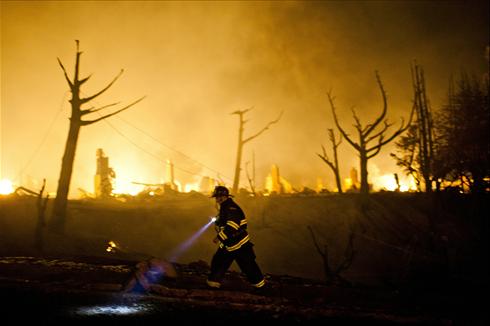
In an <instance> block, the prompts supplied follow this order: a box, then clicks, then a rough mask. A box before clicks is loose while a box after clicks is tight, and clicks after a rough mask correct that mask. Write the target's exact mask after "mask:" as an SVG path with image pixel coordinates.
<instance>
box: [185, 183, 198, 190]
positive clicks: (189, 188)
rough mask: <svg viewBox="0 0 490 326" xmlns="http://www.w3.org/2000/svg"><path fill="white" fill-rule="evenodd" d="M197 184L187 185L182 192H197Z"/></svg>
mask: <svg viewBox="0 0 490 326" xmlns="http://www.w3.org/2000/svg"><path fill="white" fill-rule="evenodd" d="M199 190H200V189H199V183H198V182H196V183H187V184H185V186H184V192H191V191H199Z"/></svg>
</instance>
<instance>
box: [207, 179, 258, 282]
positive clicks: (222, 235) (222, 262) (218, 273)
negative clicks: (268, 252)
mask: <svg viewBox="0 0 490 326" xmlns="http://www.w3.org/2000/svg"><path fill="white" fill-rule="evenodd" d="M213 197H214V198H215V199H216V203H217V204H219V206H220V209H219V214H218V216H217V219H216V221H215V224H216V231H217V232H218V235H217V236H216V238H214V240H213V241H214V243H219V248H218V250H217V251H216V253H215V254H214V256H213V259H212V261H211V272H210V274H209V277H208V280H207V284H208V286H209V287H211V288H219V287H220V286H221V281H222V279H223V277H224V275H225V273H226V271H227V270H228V268H230V266H231V264H232V263H233V261H234V260H236V262H237V264H238V266H239V267H240V269H241V270H242V272H243V273H244V274H245V275H246V277H247V279H248V281H249V282H250V283H251V284H252V286H254V287H255V288H262V287H263V286H264V285H265V279H264V276H263V274H262V272H261V270H260V268H259V266H258V265H257V263H256V261H255V253H254V250H253V244H252V243H251V242H250V237H249V234H248V232H247V219H246V218H245V214H244V213H243V211H242V209H241V208H240V206H238V205H237V203H235V202H234V201H233V199H232V198H231V195H230V193H229V191H228V188H226V187H223V186H216V187H215V188H214V191H213V194H212V196H211V198H213Z"/></svg>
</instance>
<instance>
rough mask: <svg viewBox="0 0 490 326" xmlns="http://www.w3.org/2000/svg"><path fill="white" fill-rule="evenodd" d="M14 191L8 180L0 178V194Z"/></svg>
mask: <svg viewBox="0 0 490 326" xmlns="http://www.w3.org/2000/svg"><path fill="white" fill-rule="evenodd" d="M13 192H14V186H13V184H12V182H11V181H10V180H7V179H3V180H0V195H8V194H11V193H13Z"/></svg>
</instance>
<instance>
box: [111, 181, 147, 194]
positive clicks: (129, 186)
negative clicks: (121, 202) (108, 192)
mask: <svg viewBox="0 0 490 326" xmlns="http://www.w3.org/2000/svg"><path fill="white" fill-rule="evenodd" d="M114 181H115V182H114V189H113V190H112V192H113V193H114V194H129V195H131V196H136V195H137V194H139V193H140V192H141V191H143V189H144V188H145V187H144V186H143V185H138V184H134V183H132V182H130V181H125V180H122V179H120V178H116V179H115V180H114Z"/></svg>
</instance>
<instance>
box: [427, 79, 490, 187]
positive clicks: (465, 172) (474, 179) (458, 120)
mask: <svg viewBox="0 0 490 326" xmlns="http://www.w3.org/2000/svg"><path fill="white" fill-rule="evenodd" d="M488 90H489V85H488V79H487V80H484V81H483V82H481V81H479V80H478V78H477V77H475V76H468V75H467V74H465V73H463V74H462V75H461V77H460V79H459V80H458V81H457V83H456V85H455V86H454V85H452V82H451V85H450V91H449V95H448V100H447V103H446V104H445V105H444V106H443V108H442V110H441V112H440V114H439V115H438V122H437V134H438V138H439V140H438V146H439V147H440V149H439V150H438V151H437V154H438V158H437V164H436V167H437V170H438V171H442V172H440V173H441V174H442V175H443V176H444V178H445V179H446V180H447V181H461V182H462V183H466V184H467V185H468V187H469V188H470V190H471V192H473V193H482V192H484V191H486V190H487V189H488V188H489V184H488V181H487V180H488V179H487V178H488V177H489V176H490V145H489V144H490V143H489V141H488V140H489V139H490V127H489V125H490V124H489V122H490V121H489V120H490V108H489V105H488ZM439 143H440V144H439Z"/></svg>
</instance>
